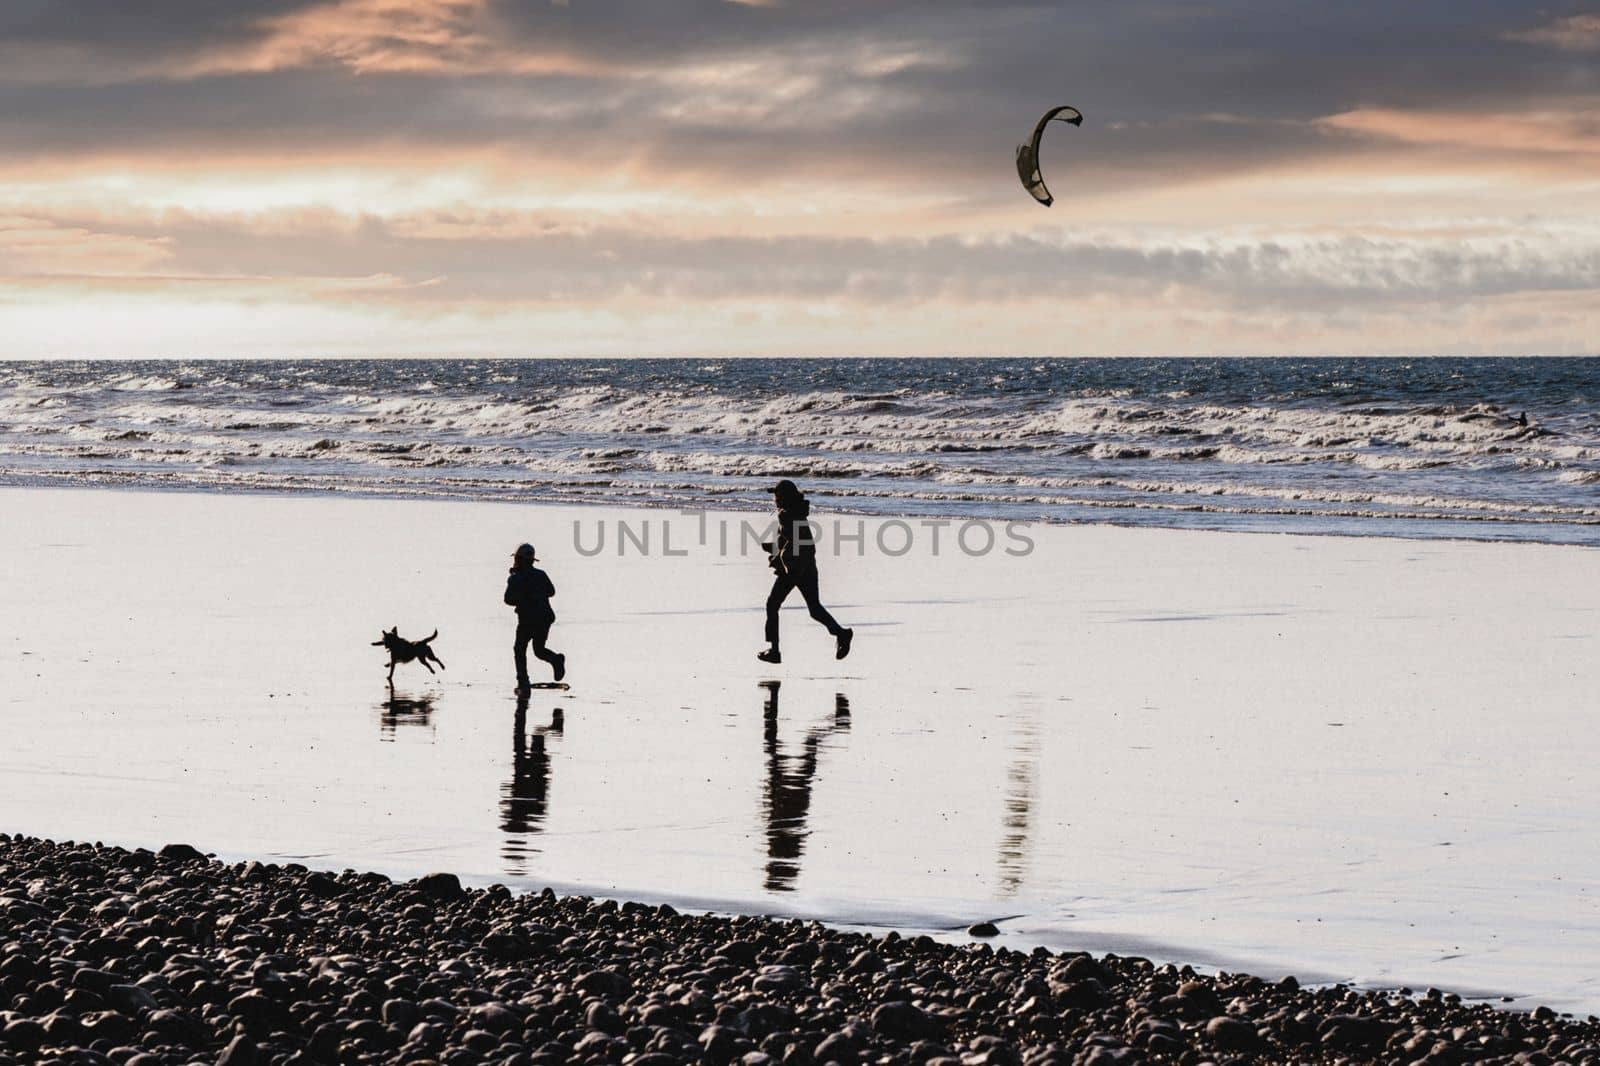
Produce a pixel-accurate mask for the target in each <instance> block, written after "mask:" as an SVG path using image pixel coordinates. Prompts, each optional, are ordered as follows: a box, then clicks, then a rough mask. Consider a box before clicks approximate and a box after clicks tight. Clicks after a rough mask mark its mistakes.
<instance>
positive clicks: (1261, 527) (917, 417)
mask: <svg viewBox="0 0 1600 1066" xmlns="http://www.w3.org/2000/svg"><path fill="white" fill-rule="evenodd" d="M778 477H787V478H793V479H795V480H797V481H800V482H802V483H803V484H804V486H805V488H806V489H807V491H808V492H810V493H812V494H814V495H817V496H820V497H821V498H822V499H824V500H826V501H827V507H828V508H829V509H831V510H833V511H838V512H846V513H850V512H854V513H861V514H868V515H919V516H935V515H945V516H952V517H985V518H1004V519H1008V520H1026V521H1040V522H1064V523H1080V522H1099V523H1113V524H1126V525H1149V526H1170V527H1183V528H1218V529H1236V530H1252V531H1293V532H1307V533H1340V534H1354V535H1380V536H1401V537H1448V538H1466V539H1509V540H1524V541H1541V542H1549V543H1565V544H1585V545H1600V359H1594V358H1588V359H1453V358H1435V359H1087V360H1075V359H1022V360H1018V359H856V360H849V359H847V360H839V359H825V360H799V359H749V360H726V361H705V360H693V359H687V360H659V359H641V360H603V361H592V360H538V361H477V360H415V361H411V360H408V361H387V360H355V361H344V360H340V361H329V360H298V361H250V362H167V361H163V362H126V361H117V362H12V363H5V364H0V484H8V485H39V484H67V485H93V486H106V485H131V486H144V487H160V488H169V489H187V490H202V491H220V492H239V491H268V492H280V493H281V492H294V493H327V494H331V493H338V494H359V495H371V496H388V497H434V498H471V499H498V500H537V501H547V502H565V503H572V502H578V503H583V502H594V503H610V504H618V503H622V504H630V505H646V506H655V507H671V508H699V507H708V506H714V507H719V508H734V509H738V508H742V507H751V508H756V507H762V508H764V507H765V506H767V500H766V498H765V495H764V493H763V492H762V489H763V487H764V486H766V485H767V484H769V483H770V482H771V481H772V480H773V479H774V478H778Z"/></svg>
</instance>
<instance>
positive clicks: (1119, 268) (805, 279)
mask: <svg viewBox="0 0 1600 1066" xmlns="http://www.w3.org/2000/svg"><path fill="white" fill-rule="evenodd" d="M6 232H7V231H5V230H0V253H5V252H7V251H9V244H8V243H7V242H5V241H4V235H5V233H6ZM21 232H23V233H25V234H30V235H31V238H30V240H31V244H32V246H35V247H37V246H40V245H43V246H46V247H51V248H53V249H54V251H53V252H52V253H51V255H50V256H46V257H44V258H38V257H34V258H22V259H20V260H17V259H0V264H6V263H10V264H11V265H10V266H9V267H8V268H7V269H8V272H9V273H10V274H11V276H12V278H13V279H14V280H15V279H17V278H18V277H19V276H25V277H31V278H32V280H35V281H38V280H41V277H43V278H48V277H49V276H51V275H53V274H55V273H56V272H58V271H60V270H69V271H70V274H69V275H67V276H69V277H70V278H71V279H72V280H74V281H79V280H82V278H83V277H84V276H85V275H86V274H93V275H94V276H97V277H99V278H101V279H102V280H103V281H106V282H108V283H109V282H117V281H125V282H128V283H130V284H136V285H139V286H145V285H150V284H155V283H159V282H161V281H162V280H163V279H166V280H167V281H170V282H172V283H174V284H187V283H190V282H194V281H197V280H205V279H212V280H215V281H217V282H219V283H222V282H229V281H239V282H250V283H252V284H253V283H259V282H263V281H271V280H274V279H277V280H282V281H284V282H286V283H293V284H296V285H301V286H303V287H305V288H306V289H307V291H316V292H320V293H327V294H331V295H333V296H336V297H339V298H341V299H342V298H347V297H348V298H359V299H371V300H377V301H387V300H392V299H397V298H398V299H404V300H405V301H407V302H411V303H420V304H430V303H431V304H450V303H461V304H491V305H492V304H500V305H544V304H550V303H572V304H580V305H590V306H604V305H606V304H607V303H610V302H614V301H619V300H625V299H632V298H650V299H659V300H671V301H683V302H685V303H687V304H690V305H693V304H737V303H740V302H745V301H773V300H778V301H793V302H797V303H810V304H867V305H877V306H900V307H905V308H913V307H923V306H927V305H930V304H941V303H951V304H1010V303H1025V302H1029V301H1037V300H1040V299H1053V300H1067V301H1072V300H1083V299H1088V298H1093V297H1098V296H1137V297H1140V298H1143V299H1157V300H1158V299H1161V298H1163V297H1164V296H1165V295H1169V294H1172V293H1176V292H1184V293H1189V294H1198V295H1203V296H1204V297H1206V298H1207V299H1210V300H1212V301H1214V302H1216V303H1217V304H1218V305H1225V306H1231V307H1238V308H1246V307H1255V308H1265V307H1277V308H1282V309H1286V310H1296V311H1306V310H1318V311H1327V310H1331V309H1336V308H1346V309H1361V308H1377V307H1383V306H1389V305H1394V304H1403V303H1419V304H1428V305H1434V306H1448V305H1452V304H1459V303H1464V302H1471V301H1475V300H1480V299H1484V298H1488V297H1496V296H1505V295H1510V294H1518V293H1534V292H1559V291H1590V292H1594V293H1596V294H1600V235H1597V234H1594V233H1590V234H1579V235H1576V236H1573V235H1569V234H1566V233H1558V232H1543V231H1537V230H1519V229H1513V228H1505V229H1500V230H1495V229H1481V228H1480V229H1479V230H1477V231H1474V232H1472V233H1468V234H1452V233H1448V232H1445V233H1440V232H1436V231H1429V232H1426V233H1422V234H1414V235H1408V234H1404V233H1390V234H1384V235H1371V234H1364V233H1360V232H1351V233H1343V234H1339V233H1334V234H1329V233H1312V234H1281V235H1277V236H1272V237H1259V236H1255V237H1253V236H1251V235H1249V234H1245V233H1238V232H1229V231H1218V230H1214V231H1211V232H1199V233H1193V232H1191V233H1185V234H1175V233H1161V232H1148V231H1144V232H1141V231H1128V232H1106V233H1100V234H1092V235H1086V236H1078V235H1072V234H1071V233H1070V232H1065V231H1056V232H1052V233H1049V234H1047V235H1046V234H1039V235H1031V236H1018V235H1006V236H1000V237H995V238H991V239H972V238H960V237H951V236H945V237H933V238H924V239H909V238H902V239H884V240H874V239H866V238H828V237H768V238H739V237H726V236H724V237H685V236H672V235H663V234H658V233H650V232H641V231H637V230H629V229H618V228H608V227H574V226H569V225H562V224H559V223H552V222H549V221H541V220H539V219H538V218H527V217H524V218H515V217H499V218H493V217H491V218H483V219H477V220H472V219H460V218H456V219H448V220H440V219H436V218H429V217H418V218H413V219H409V220H401V221H400V222H398V223H396V222H385V221H380V220H376V219H370V218H369V219H366V220H364V221H361V222H359V223H356V224H353V225H351V224H348V223H344V222H342V221H341V220H338V219H333V218H327V217H318V216H315V215H311V216H305V215H299V216H290V217H286V218H283V219H279V220H276V221H275V222H273V223H272V224H270V225H262V223H261V221H260V220H256V221H255V222H254V223H250V222H245V221H235V222H231V223H230V222H225V221H220V220H216V219H198V218H181V217H178V218H167V219H164V220H162V221H161V222H160V223H158V224H151V225H148V226H129V225H126V224H123V225H116V224H107V223H105V222H99V223H96V222H94V221H92V220H72V219H61V220H53V221H46V220H30V221H28V222H27V223H26V228H25V229H23V230H21ZM68 245H76V246H77V252H76V254H73V255H64V254H63V253H62V252H61V251H60V249H61V248H62V247H64V246H68ZM139 248H145V249H151V250H152V251H151V254H148V255H146V256H145V257H143V258H140V257H138V256H130V255H129V254H128V249H139ZM19 262H20V267H19V266H18V263H19ZM337 279H342V282H343V283H342V284H334V283H333V282H334V281H335V280H337Z"/></svg>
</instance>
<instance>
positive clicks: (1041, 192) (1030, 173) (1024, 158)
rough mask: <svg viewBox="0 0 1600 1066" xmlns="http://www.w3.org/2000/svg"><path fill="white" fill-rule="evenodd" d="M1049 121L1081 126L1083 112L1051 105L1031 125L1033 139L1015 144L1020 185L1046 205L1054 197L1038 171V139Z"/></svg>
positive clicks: (1040, 138) (1051, 201) (1050, 202)
mask: <svg viewBox="0 0 1600 1066" xmlns="http://www.w3.org/2000/svg"><path fill="white" fill-rule="evenodd" d="M1051 122H1070V123H1072V124H1073V125H1074V126H1081V125H1083V112H1081V111H1079V110H1078V109H1077V108H1075V107H1052V108H1051V109H1050V110H1049V111H1046V112H1045V113H1044V118H1042V119H1040V120H1039V124H1038V125H1037V126H1035V127H1033V141H1032V142H1031V143H1029V144H1019V145H1017V177H1019V178H1021V179H1022V187H1023V188H1024V189H1027V190H1028V193H1029V195H1031V196H1032V197H1033V198H1034V199H1035V200H1038V201H1039V202H1040V203H1041V204H1044V206H1046V207H1049V206H1050V205H1051V204H1052V203H1054V202H1055V197H1053V196H1051V195H1050V190H1049V189H1047V188H1045V186H1044V175H1043V174H1042V173H1040V171H1039V141H1040V140H1042V139H1043V138H1044V128H1045V127H1046V126H1048V125H1050V123H1051Z"/></svg>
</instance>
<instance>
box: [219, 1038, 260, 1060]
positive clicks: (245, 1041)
mask: <svg viewBox="0 0 1600 1066" xmlns="http://www.w3.org/2000/svg"><path fill="white" fill-rule="evenodd" d="M255 1062H256V1045H255V1041H253V1040H251V1039H250V1038H249V1037H248V1036H244V1035H243V1034H241V1035H239V1036H236V1037H234V1038H233V1039H232V1040H231V1041H229V1042H228V1046H227V1047H226V1048H224V1049H223V1051H222V1055H221V1057H220V1058H218V1059H217V1066H255Z"/></svg>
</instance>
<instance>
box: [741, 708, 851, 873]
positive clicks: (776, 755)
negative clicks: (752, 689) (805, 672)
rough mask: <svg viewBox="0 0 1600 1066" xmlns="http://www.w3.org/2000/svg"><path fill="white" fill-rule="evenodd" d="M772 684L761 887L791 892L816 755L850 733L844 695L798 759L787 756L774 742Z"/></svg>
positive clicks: (766, 735)
mask: <svg viewBox="0 0 1600 1066" xmlns="http://www.w3.org/2000/svg"><path fill="white" fill-rule="evenodd" d="M779 684H780V683H779V682H777V681H763V682H761V687H762V688H764V689H766V690H767V697H766V704H765V706H763V708H762V718H763V720H764V722H763V725H764V732H763V740H764V745H763V746H764V748H765V750H766V755H767V782H766V795H765V797H764V798H763V799H764V802H763V804H762V806H763V809H764V813H765V814H766V817H767V868H766V881H765V886H766V889H767V891H769V892H792V891H794V882H795V879H796V878H797V877H798V876H799V875H800V853H801V852H802V851H803V850H804V849H805V839H806V837H807V836H808V835H809V834H810V830H809V829H808V828H807V827H806V819H807V816H808V815H809V814H810V813H811V783H812V780H813V779H814V778H815V777H816V775H817V755H818V752H819V751H820V750H821V748H822V745H823V742H824V741H825V740H826V739H827V738H828V737H829V736H831V735H834V734H842V733H845V732H847V731H848V730H849V729H850V701H849V700H848V699H847V698H846V697H845V696H844V694H843V693H836V694H835V695H834V697H833V717H832V718H831V719H830V720H829V721H827V722H826V723H824V724H821V725H818V726H815V727H813V728H812V729H811V730H810V731H809V732H807V733H806V736H805V740H804V741H803V742H802V744H801V746H800V752H799V754H797V755H791V754H786V753H785V752H784V750H783V745H782V743H781V742H780V741H779V739H778V686H779Z"/></svg>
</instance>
